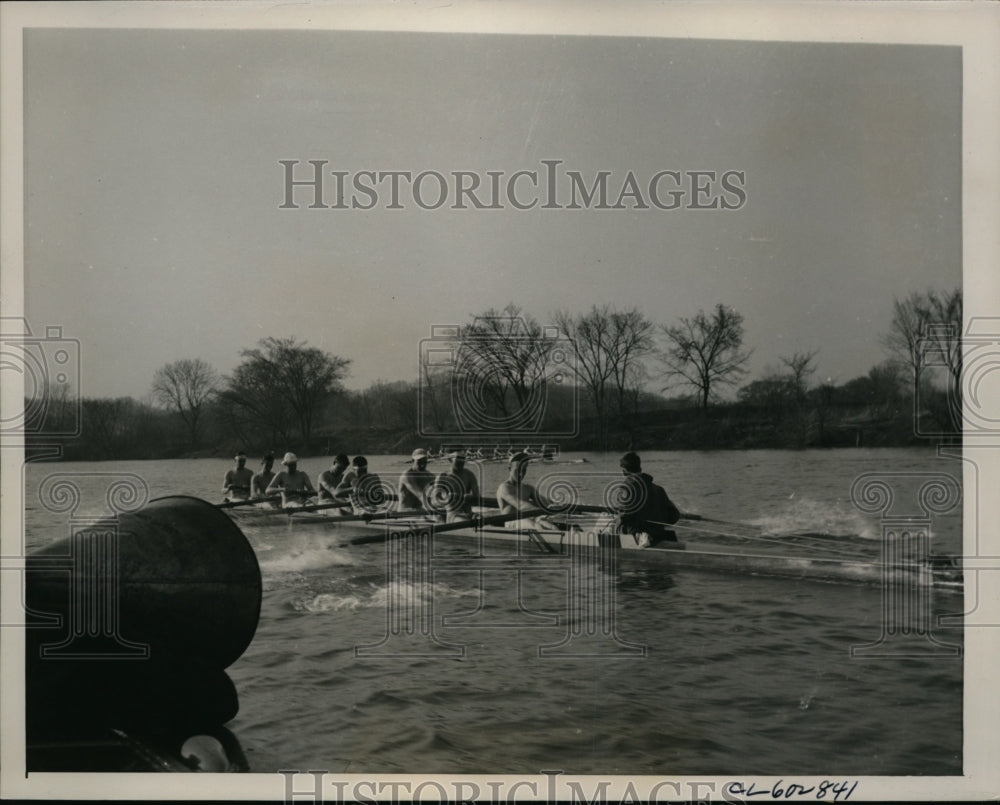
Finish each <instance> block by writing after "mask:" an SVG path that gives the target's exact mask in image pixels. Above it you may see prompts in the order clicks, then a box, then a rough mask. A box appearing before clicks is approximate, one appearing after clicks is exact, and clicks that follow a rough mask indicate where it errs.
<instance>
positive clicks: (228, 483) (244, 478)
mask: <svg viewBox="0 0 1000 805" xmlns="http://www.w3.org/2000/svg"><path fill="white" fill-rule="evenodd" d="M235 461H236V468H235V469H232V470H229V472H227V473H226V478H225V480H224V481H223V482H222V491H223V492H224V493H225V500H246V499H247V498H248V497H250V481H251V480H253V472H252V471H251V470H249V469H247V466H246V463H247V454H246V453H244V452H243V451H242V450H240V452H238V453H237V454H236V457H235Z"/></svg>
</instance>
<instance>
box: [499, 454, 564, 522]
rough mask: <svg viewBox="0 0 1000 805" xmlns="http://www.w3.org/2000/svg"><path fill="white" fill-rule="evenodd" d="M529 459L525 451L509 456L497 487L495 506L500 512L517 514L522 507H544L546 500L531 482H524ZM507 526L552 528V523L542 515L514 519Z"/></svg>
mask: <svg viewBox="0 0 1000 805" xmlns="http://www.w3.org/2000/svg"><path fill="white" fill-rule="evenodd" d="M530 461H531V458H530V456H528V454H527V453H523V452H518V453H515V454H514V455H512V456H511V457H510V459H509V460H508V462H507V464H508V467H509V470H508V472H507V477H506V479H504V481H503V482H501V484H500V486H498V487H497V506H499V507H500V514H507V515H510V514H514V515H519V514H520V513H521V511H522V510H523V509H539V508H542V509H544V508H546V502H545V501H544V500H543V499H542V497H541V496H540V495H539V494H538V490H536V489H535V487H533V486H532V485H531V484H526V483H524V476H525V475H526V474H527V472H528V463H529V462H530ZM507 527H508V528H552V524H551V523H549V522H548V521H547V520H545V519H544V515H543V516H542V517H536V518H530V517H529V518H526V519H523V520H520V519H519V520H515V521H512V522H510V523H508V524H507Z"/></svg>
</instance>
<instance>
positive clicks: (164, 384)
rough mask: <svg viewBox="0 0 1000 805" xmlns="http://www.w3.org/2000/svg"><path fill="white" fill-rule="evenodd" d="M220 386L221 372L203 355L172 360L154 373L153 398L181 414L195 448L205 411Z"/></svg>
mask: <svg viewBox="0 0 1000 805" xmlns="http://www.w3.org/2000/svg"><path fill="white" fill-rule="evenodd" d="M218 385H219V376H218V374H217V373H216V371H215V370H214V369H213V368H212V367H211V366H209V365H208V364H207V363H206V362H205V361H203V360H202V359H201V358H194V359H184V360H179V361H174V362H173V363H168V364H166V365H165V366H161V367H160V368H159V369H157V370H156V374H155V375H154V376H153V397H154V398H155V399H156V400H157V402H159V403H160V404H161V405H163V406H164V407H166V408H170V409H172V410H174V411H176V412H177V413H178V414H179V415H180V418H181V420H183V422H184V424H185V426H186V427H187V431H188V436H189V437H190V439H191V446H192V447H197V446H198V440H199V438H200V435H201V425H202V421H203V420H202V414H203V413H204V411H205V408H206V406H207V404H208V403H209V401H210V400H211V399H212V396H213V395H214V394H215V392H216V390H217V388H218Z"/></svg>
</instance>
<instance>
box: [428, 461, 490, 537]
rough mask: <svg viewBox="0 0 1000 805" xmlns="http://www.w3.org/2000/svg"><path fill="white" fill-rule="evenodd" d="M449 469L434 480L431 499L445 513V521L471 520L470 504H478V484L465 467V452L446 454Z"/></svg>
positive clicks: (472, 474) (473, 475)
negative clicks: (449, 464) (449, 462)
mask: <svg viewBox="0 0 1000 805" xmlns="http://www.w3.org/2000/svg"><path fill="white" fill-rule="evenodd" d="M448 458H450V459H451V468H450V469H447V470H445V471H444V472H442V473H440V474H439V475H438V476H437V477H436V478H435V479H434V491H433V497H434V499H435V502H436V503H439V504H440V507H441V508H443V509H444V510H445V512H446V521H447V522H449V523H453V522H456V521H459V520H471V519H472V504H473V503H477V504H478V503H479V482H478V481H477V480H476V476H475V474H474V473H473V472H472V471H471V470H469V469H468V468H467V467H466V466H465V451H464V450H453V451H452V452H451V453H449V454H448Z"/></svg>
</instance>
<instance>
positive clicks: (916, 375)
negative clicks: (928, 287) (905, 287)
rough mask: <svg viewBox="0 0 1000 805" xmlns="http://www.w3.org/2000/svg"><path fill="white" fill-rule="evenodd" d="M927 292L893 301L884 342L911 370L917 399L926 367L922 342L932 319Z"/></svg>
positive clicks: (902, 364)
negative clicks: (890, 318)
mask: <svg viewBox="0 0 1000 805" xmlns="http://www.w3.org/2000/svg"><path fill="white" fill-rule="evenodd" d="M930 315H931V311H930V304H929V303H928V300H927V294H922V293H919V292H917V291H914V292H913V293H911V294H910V295H909V296H907V297H906V298H905V299H903V300H899V299H893V300H892V322H891V323H890V325H889V332H888V333H887V334H886V335H885V337H884V339H883V342H884V344H885V346H886V348H887V349H888V350H889V353H890V354H891V355H892V357H893V358H894V359H895V360H896V361H898V362H899V364H900V365H901V366H905V367H907V368H908V369H909V371H910V382H911V384H912V386H911V387H912V389H913V399H914V400H916V399H917V398H918V392H919V389H920V374H921V371H922V370H923V367H924V354H925V353H924V350H923V348H922V345H921V341H922V339H923V337H924V335H925V334H926V332H927V325H928V323H929V321H930Z"/></svg>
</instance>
